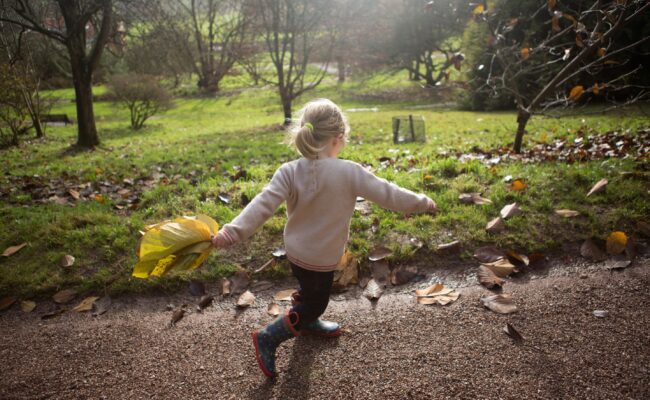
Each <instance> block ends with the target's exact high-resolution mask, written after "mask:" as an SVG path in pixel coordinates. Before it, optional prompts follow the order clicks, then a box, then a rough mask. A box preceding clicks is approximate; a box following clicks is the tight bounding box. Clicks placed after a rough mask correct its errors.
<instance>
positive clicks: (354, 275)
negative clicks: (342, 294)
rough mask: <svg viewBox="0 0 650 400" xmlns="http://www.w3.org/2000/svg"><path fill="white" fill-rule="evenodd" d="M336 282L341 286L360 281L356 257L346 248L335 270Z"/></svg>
mask: <svg viewBox="0 0 650 400" xmlns="http://www.w3.org/2000/svg"><path fill="white" fill-rule="evenodd" d="M334 282H335V283H337V284H338V285H339V286H341V287H345V286H347V285H351V284H352V285H354V284H357V283H358V282H359V267H358V263H357V259H356V257H354V256H353V255H352V253H350V251H348V250H346V251H345V253H344V254H343V257H341V260H340V261H339V265H338V266H337V267H336V271H334Z"/></svg>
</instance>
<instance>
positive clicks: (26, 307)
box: [20, 300, 36, 313]
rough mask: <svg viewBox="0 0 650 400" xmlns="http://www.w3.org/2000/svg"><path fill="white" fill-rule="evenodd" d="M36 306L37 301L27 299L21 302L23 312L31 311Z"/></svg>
mask: <svg viewBox="0 0 650 400" xmlns="http://www.w3.org/2000/svg"><path fill="white" fill-rule="evenodd" d="M35 308H36V302H35V301H31V300H25V301H21V302H20V309H21V310H23V312H26V313H30V312H32V311H34V309H35Z"/></svg>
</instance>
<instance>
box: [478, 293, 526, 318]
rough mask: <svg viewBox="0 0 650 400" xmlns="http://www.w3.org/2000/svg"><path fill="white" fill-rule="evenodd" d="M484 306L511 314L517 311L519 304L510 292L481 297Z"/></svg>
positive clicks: (500, 312)
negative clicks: (516, 303)
mask: <svg viewBox="0 0 650 400" xmlns="http://www.w3.org/2000/svg"><path fill="white" fill-rule="evenodd" d="M481 302H482V303H483V306H485V307H487V308H489V309H490V310H492V311H494V312H496V313H499V314H510V313H513V312H515V311H517V306H516V305H515V303H514V302H513V301H512V297H511V296H510V295H509V294H495V295H492V296H487V297H481Z"/></svg>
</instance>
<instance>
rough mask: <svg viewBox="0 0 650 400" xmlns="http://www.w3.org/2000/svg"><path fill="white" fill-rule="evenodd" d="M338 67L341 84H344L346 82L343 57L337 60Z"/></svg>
mask: <svg viewBox="0 0 650 400" xmlns="http://www.w3.org/2000/svg"><path fill="white" fill-rule="evenodd" d="M336 65H337V68H338V71H339V83H343V82H345V63H344V62H343V57H342V56H338V57H337V58H336Z"/></svg>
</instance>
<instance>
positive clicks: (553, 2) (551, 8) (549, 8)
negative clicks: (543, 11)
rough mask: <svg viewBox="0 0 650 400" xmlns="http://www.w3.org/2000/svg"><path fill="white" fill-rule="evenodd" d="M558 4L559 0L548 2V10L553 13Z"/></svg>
mask: <svg viewBox="0 0 650 400" xmlns="http://www.w3.org/2000/svg"><path fill="white" fill-rule="evenodd" d="M556 4H557V0H548V2H547V5H548V10H549V11H553V10H554V9H555V5H556Z"/></svg>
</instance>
